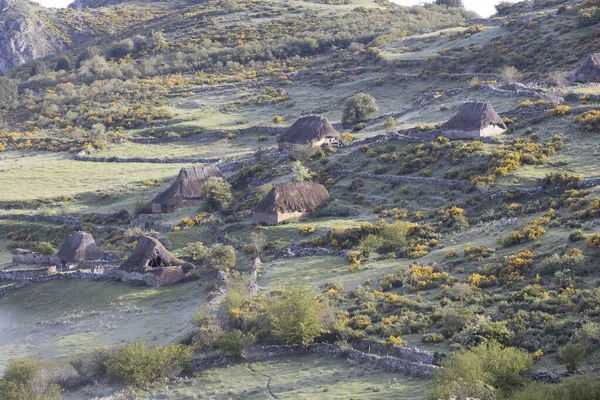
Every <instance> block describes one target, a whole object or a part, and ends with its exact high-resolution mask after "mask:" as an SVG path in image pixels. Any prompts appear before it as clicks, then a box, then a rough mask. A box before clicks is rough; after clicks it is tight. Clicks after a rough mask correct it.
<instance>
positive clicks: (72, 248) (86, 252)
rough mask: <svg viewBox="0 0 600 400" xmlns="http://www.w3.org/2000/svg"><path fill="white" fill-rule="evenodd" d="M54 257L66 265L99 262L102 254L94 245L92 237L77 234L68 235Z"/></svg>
mask: <svg viewBox="0 0 600 400" xmlns="http://www.w3.org/2000/svg"><path fill="white" fill-rule="evenodd" d="M56 256H57V257H58V258H59V259H60V260H61V261H62V262H67V263H73V264H75V263H81V262H84V261H92V260H100V259H102V258H104V252H103V251H102V250H100V248H99V247H98V246H97V245H96V241H95V240H94V237H93V236H92V235H90V234H89V233H87V232H77V233H74V234H72V235H70V236H69V237H68V238H67V239H66V240H65V241H64V243H63V244H62V246H60V249H59V250H58V253H57V254H56Z"/></svg>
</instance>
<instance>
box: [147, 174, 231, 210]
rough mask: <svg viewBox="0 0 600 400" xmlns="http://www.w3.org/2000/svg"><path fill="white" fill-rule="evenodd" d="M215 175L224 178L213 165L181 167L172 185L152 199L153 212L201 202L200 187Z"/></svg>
mask: <svg viewBox="0 0 600 400" xmlns="http://www.w3.org/2000/svg"><path fill="white" fill-rule="evenodd" d="M213 177H219V178H222V177H223V175H222V174H221V171H219V169H218V168H217V167H215V166H212V165H211V166H206V167H192V168H183V169H181V171H179V175H178V176H177V178H176V179H175V181H174V182H173V183H172V184H171V186H169V188H168V189H167V190H165V191H164V192H162V193H161V194H159V195H158V196H156V197H155V198H154V200H152V212H153V213H155V214H158V213H167V212H171V211H173V210H174V209H176V208H178V207H183V206H187V205H198V204H200V203H201V199H200V189H201V188H202V185H204V183H205V182H206V181H207V180H208V179H210V178H213Z"/></svg>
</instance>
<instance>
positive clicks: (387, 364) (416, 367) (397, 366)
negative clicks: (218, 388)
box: [192, 343, 440, 376]
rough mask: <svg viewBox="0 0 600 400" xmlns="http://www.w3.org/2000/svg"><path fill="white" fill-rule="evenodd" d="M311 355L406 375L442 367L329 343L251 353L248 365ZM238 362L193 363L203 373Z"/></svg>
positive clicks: (226, 359)
mask: <svg viewBox="0 0 600 400" xmlns="http://www.w3.org/2000/svg"><path fill="white" fill-rule="evenodd" d="M397 351H400V349H398V350H397ZM405 352H406V354H407V355H409V356H412V357H417V358H419V357H421V358H423V359H431V360H433V356H431V355H429V357H427V356H426V354H427V353H425V352H422V351H420V350H416V349H406V350H405ZM307 353H316V354H331V355H336V356H341V357H347V359H348V360H349V361H350V362H351V363H354V364H364V365H368V366H369V367H370V368H380V369H385V370H387V371H398V372H404V373H408V374H411V375H424V376H427V375H431V374H432V373H434V372H435V371H437V370H439V369H440V367H438V366H436V365H433V364H428V363H424V362H417V361H411V360H410V359H403V358H398V357H393V356H384V357H380V356H378V355H375V354H368V353H365V352H363V351H360V350H357V349H352V350H349V351H344V350H342V349H341V348H340V347H339V346H336V345H333V344H329V343H318V344H312V345H308V346H301V345H291V346H263V347H259V348H254V349H250V351H249V354H248V355H247V357H246V359H245V361H248V362H257V361H262V360H265V359H269V358H273V357H280V356H293V355H299V354H307ZM399 354H404V353H399ZM415 354H418V355H415ZM235 361H236V360H235V359H234V358H233V357H224V356H214V355H211V356H207V357H197V358H195V359H193V360H192V364H193V365H194V366H195V367H196V368H197V369H199V370H203V369H208V368H214V367H219V366H228V365H231V364H232V363H234V362H235Z"/></svg>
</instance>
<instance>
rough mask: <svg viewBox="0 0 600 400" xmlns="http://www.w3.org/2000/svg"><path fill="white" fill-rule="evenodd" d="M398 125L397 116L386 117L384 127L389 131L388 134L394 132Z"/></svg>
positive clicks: (386, 131)
mask: <svg viewBox="0 0 600 400" xmlns="http://www.w3.org/2000/svg"><path fill="white" fill-rule="evenodd" d="M396 125H397V123H396V119H395V118H393V117H389V118H388V119H386V120H385V122H384V123H383V127H384V128H385V133H387V134H390V133H392V131H393V130H394V128H395V127H396Z"/></svg>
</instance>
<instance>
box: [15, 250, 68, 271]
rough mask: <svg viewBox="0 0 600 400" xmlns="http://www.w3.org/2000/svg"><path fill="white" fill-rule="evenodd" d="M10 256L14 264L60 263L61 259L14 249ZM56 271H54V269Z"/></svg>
mask: <svg viewBox="0 0 600 400" xmlns="http://www.w3.org/2000/svg"><path fill="white" fill-rule="evenodd" d="M15 251H16V253H15V254H13V256H12V261H13V263H15V264H41V265H49V264H54V265H60V264H61V261H60V260H59V259H58V257H56V256H45V255H43V254H37V253H33V252H31V251H27V250H22V249H16V250H15ZM55 272H56V271H55Z"/></svg>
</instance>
